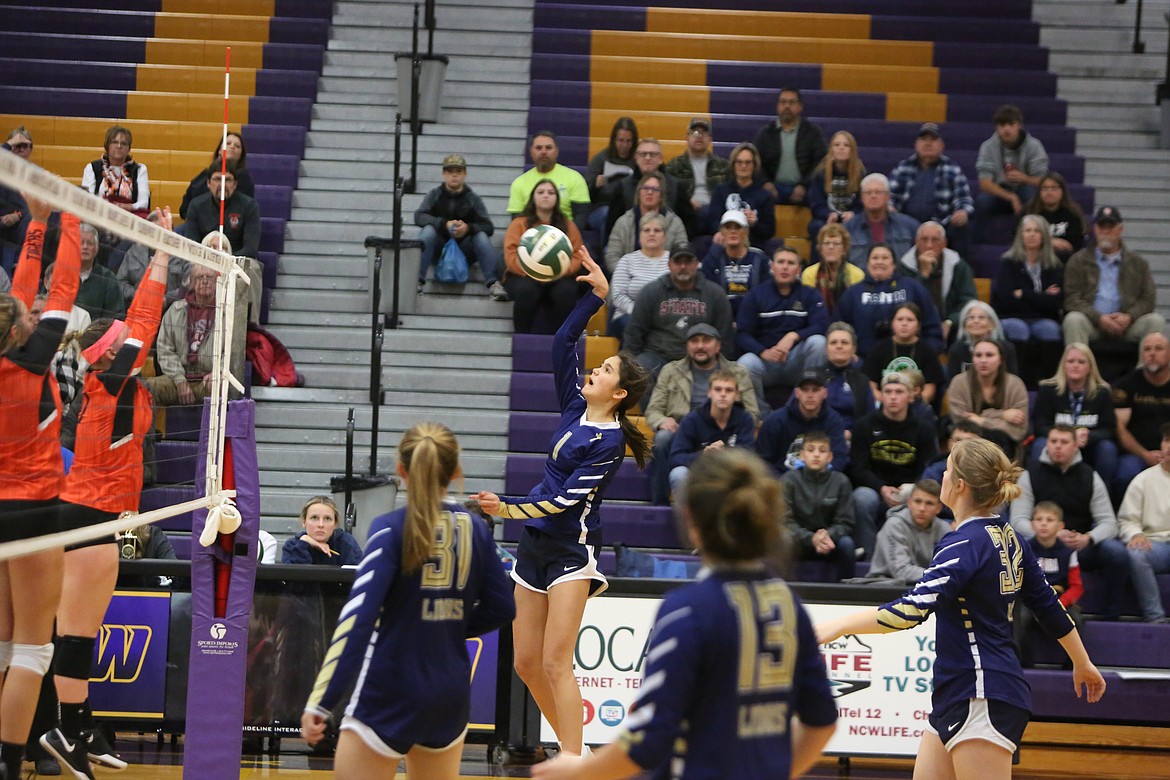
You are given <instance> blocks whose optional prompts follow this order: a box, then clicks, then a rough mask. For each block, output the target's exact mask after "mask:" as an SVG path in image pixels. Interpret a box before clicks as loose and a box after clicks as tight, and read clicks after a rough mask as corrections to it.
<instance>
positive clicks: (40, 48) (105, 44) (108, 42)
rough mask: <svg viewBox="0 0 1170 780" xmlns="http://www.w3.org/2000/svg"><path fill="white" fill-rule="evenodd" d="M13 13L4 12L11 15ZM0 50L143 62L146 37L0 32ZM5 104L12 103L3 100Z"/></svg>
mask: <svg viewBox="0 0 1170 780" xmlns="http://www.w3.org/2000/svg"><path fill="white" fill-rule="evenodd" d="M11 15H12V14H9V15H6V18H7V16H11ZM0 51H2V52H4V56H6V57H16V58H21V59H24V58H28V59H32V58H37V57H41V58H44V59H53V60H82V61H85V60H89V61H92V62H143V61H144V60H145V59H146V40H145V39H143V38H128V37H117V38H115V37H89V36H86V35H51V34H45V33H42V34H39V35H28V34H26V33H20V32H10V31H8V30H7V29H5V30H4V31H2V32H0ZM4 105H6V106H7V105H11V104H8V103H5V104H4ZM124 115H125V114H124V112H123V113H122V114H110V115H109V116H124Z"/></svg>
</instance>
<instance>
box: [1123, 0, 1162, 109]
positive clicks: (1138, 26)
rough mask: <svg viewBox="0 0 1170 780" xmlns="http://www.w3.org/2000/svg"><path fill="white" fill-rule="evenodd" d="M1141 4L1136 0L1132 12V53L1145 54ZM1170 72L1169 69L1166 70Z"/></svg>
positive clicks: (1139, 0) (1140, 1)
mask: <svg viewBox="0 0 1170 780" xmlns="http://www.w3.org/2000/svg"><path fill="white" fill-rule="evenodd" d="M1117 4H1118V5H1125V0H1117ZM1142 4H1143V0H1137V13H1136V14H1134V19H1133V53H1134V54H1145V53H1146V42H1145V41H1143V40H1142ZM1167 73H1168V74H1170V70H1168V71H1167ZM1159 100H1160V98H1159Z"/></svg>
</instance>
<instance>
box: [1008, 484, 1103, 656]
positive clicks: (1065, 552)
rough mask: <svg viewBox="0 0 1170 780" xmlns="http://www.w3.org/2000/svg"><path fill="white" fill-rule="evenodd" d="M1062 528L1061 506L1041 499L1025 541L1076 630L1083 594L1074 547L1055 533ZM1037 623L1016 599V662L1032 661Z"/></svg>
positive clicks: (1014, 622)
mask: <svg viewBox="0 0 1170 780" xmlns="http://www.w3.org/2000/svg"><path fill="white" fill-rule="evenodd" d="M1063 530H1064V510H1063V509H1061V508H1060V505H1059V504H1057V503H1056V502H1055V501H1041V502H1040V503H1038V504H1036V506H1035V508H1033V509H1032V532H1033V534H1034V536H1033V537H1032V538H1031V539H1029V540H1028V541H1027V545H1028V546H1029V547H1031V548H1032V554H1033V555H1035V556H1036V560H1037V561H1038V562H1039V563H1040V568H1041V569H1042V570H1043V571H1044V576H1045V577H1047V578H1048V584H1049V585H1051V586H1052V589H1053V590H1054V591H1056V595H1057V598H1059V599H1060V603H1061V604H1063V605H1064V609H1065V611H1066V612H1068V616H1069V617H1070V618H1072V621H1073V625H1075V626H1076V627H1077V630H1078V631H1080V630H1081V629H1082V625H1083V624H1082V620H1081V608H1080V606H1079V605H1078V604H1077V602H1078V601H1079V600H1080V598H1081V596H1082V595H1084V592H1085V587H1084V585H1083V584H1082V583H1081V566H1080V564H1079V563H1077V551H1076V550H1073V549H1072V548H1070V547H1068V546H1066V545H1065V543H1064V542H1062V541H1060V539H1059V538H1058V534H1059V533H1060V532H1061V531H1063ZM1038 625H1039V624H1038V623H1037V620H1036V616H1035V615H1034V614H1032V610H1030V609H1028V607H1027V605H1025V604H1024V603H1023V602H1016V614H1015V618H1014V619H1013V621H1012V632H1013V634H1014V635H1015V638H1016V646H1017V647H1018V648H1019V650H1020V663H1021V664H1022V665H1024V666H1031V665H1032V656H1033V649H1034V646H1035V639H1036V634H1037V628H1038Z"/></svg>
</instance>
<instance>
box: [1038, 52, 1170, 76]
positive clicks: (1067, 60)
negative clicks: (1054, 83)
mask: <svg viewBox="0 0 1170 780" xmlns="http://www.w3.org/2000/svg"><path fill="white" fill-rule="evenodd" d="M1145 57H1146V55H1136V54H1130V53H1129V51H1128V49H1123V50H1122V51H1119V52H1114V53H1112V54H1102V53H1092V54H1089V53H1082V52H1059V51H1053V52H1050V53H1049V55H1048V66H1049V68H1050V69H1051V70H1053V71H1054V72H1057V73H1060V74H1061V75H1069V76H1080V77H1085V76H1092V77H1097V78H1103V77H1110V76H1115V77H1117V78H1124V79H1133V78H1139V79H1151V80H1153V79H1158V78H1160V77H1161V76H1162V75H1163V74H1164V73H1165V67H1166V63H1165V61H1164V60H1165V58H1164V57H1162V58H1159V57H1157V56H1150V57H1148V58H1145ZM1143 58H1145V59H1143Z"/></svg>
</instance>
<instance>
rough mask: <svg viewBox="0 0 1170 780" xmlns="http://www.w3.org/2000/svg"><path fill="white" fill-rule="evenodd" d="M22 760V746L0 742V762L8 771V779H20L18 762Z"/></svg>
mask: <svg viewBox="0 0 1170 780" xmlns="http://www.w3.org/2000/svg"><path fill="white" fill-rule="evenodd" d="M23 760H24V745H17V744H14V743H12V742H0V761H3V763H4V766H5V767H6V768H7V769H8V776H9V777H20V762H21V761H23Z"/></svg>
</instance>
